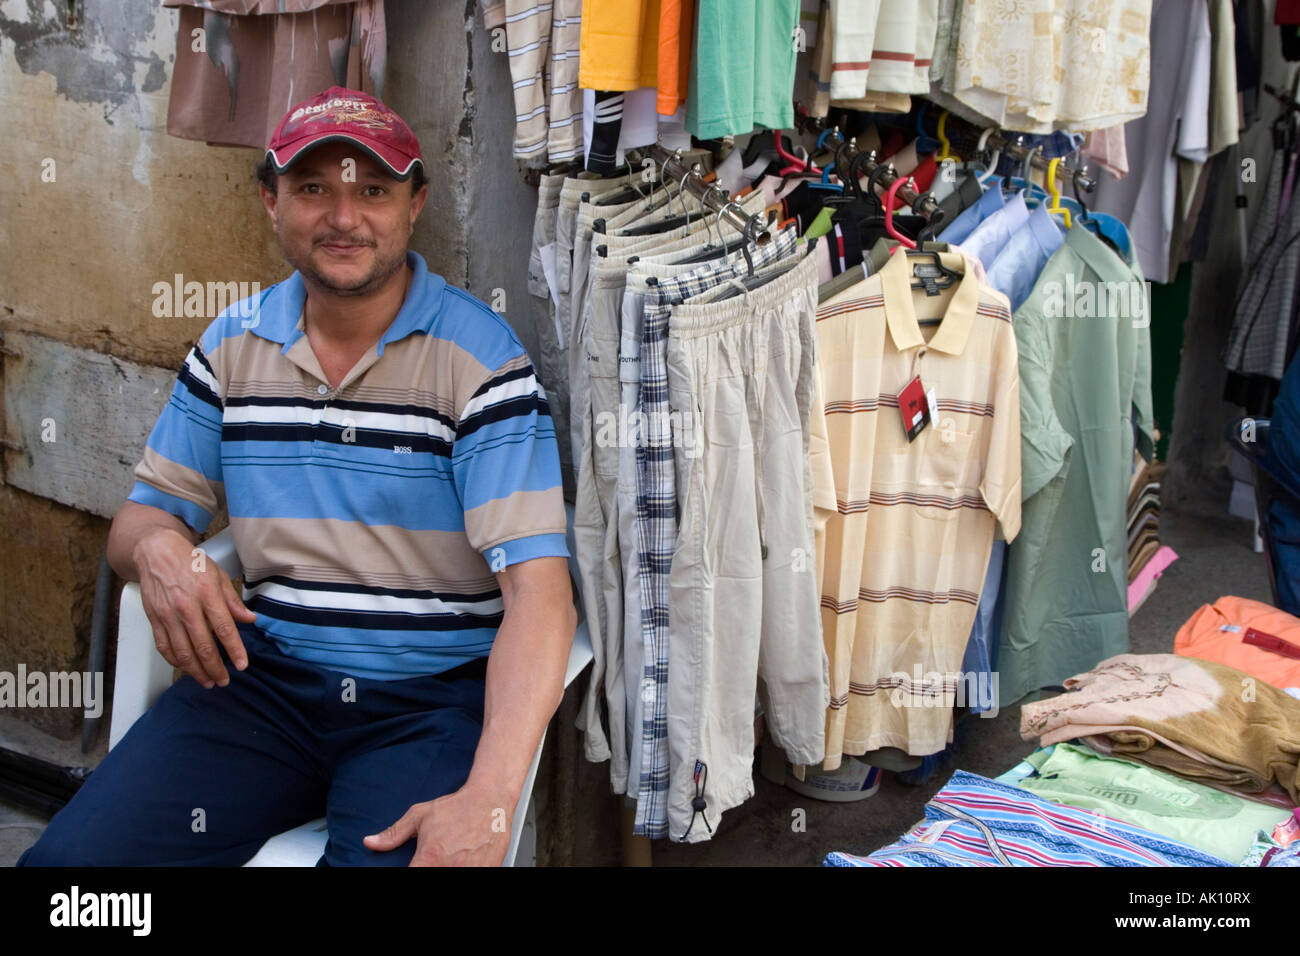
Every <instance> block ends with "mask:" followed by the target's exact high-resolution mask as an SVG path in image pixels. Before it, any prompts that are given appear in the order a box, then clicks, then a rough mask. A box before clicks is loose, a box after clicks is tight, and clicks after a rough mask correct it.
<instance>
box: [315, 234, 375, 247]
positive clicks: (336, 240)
mask: <svg viewBox="0 0 1300 956" xmlns="http://www.w3.org/2000/svg"><path fill="white" fill-rule="evenodd" d="M331 244H333V245H344V246H373V245H374V244H375V241H374V240H373V239H361V238H359V237H356V236H323V237H318V238H316V239H313V240H312V245H314V246H325V245H331Z"/></svg>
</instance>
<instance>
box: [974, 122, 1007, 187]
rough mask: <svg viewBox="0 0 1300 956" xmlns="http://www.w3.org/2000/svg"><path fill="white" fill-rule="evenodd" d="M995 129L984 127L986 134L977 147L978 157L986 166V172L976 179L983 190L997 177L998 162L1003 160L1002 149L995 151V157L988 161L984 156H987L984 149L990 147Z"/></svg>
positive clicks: (983, 133) (981, 134)
mask: <svg viewBox="0 0 1300 956" xmlns="http://www.w3.org/2000/svg"><path fill="white" fill-rule="evenodd" d="M993 129H994V128H993V127H992V126H986V127H984V132H982V133H980V141H979V144H978V145H977V146H976V147H975V153H976V155H978V156H979V157H980V159H981V161H983V162H984V165H985V169H984V172H983V173H979V174H978V175H977V177H976V178H977V180H978V181H979V184H980V188H981V189H983V188H984V187H985V186H987V185H988V184H989V180H991V179H992V178H993V177H994V175H996V173H997V169H998V161H999V160H1001V159H1002V150H1001V148H998V149H995V150H994V151H993V155H992V156H991V157H990V158H989V159H987V160H985V159H984V155H985V154H984V147H985V146H987V145H988V141H989V137H990V136H991V135H993Z"/></svg>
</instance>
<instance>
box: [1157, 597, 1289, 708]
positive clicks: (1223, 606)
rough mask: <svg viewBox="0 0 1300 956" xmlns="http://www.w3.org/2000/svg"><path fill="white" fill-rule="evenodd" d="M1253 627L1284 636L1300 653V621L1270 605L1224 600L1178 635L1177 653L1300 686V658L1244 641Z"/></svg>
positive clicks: (1204, 609)
mask: <svg viewBox="0 0 1300 956" xmlns="http://www.w3.org/2000/svg"><path fill="white" fill-rule="evenodd" d="M1248 628H1254V629H1255V630H1256V631H1260V632H1262V633H1263V634H1266V635H1271V636H1272V637H1276V638H1280V639H1281V640H1283V641H1285V642H1287V643H1288V644H1290V645H1292V646H1293V647H1294V648H1296V652H1300V618H1297V617H1295V616H1294V615H1291V614H1288V613H1287V612H1286V611H1279V610H1278V609H1277V608H1275V607H1272V606H1270V605H1268V604H1261V603H1260V602H1259V601H1251V600H1249V599H1247V598H1240V597H1221V598H1219V599H1218V600H1217V601H1215V602H1214V603H1213V604H1204V605H1202V606H1201V607H1200V609H1199V610H1197V612H1196V613H1195V614H1193V615H1192V616H1191V617H1190V618H1188V620H1187V623H1186V624H1184V625H1183V626H1182V627H1181V628H1180V629H1179V631H1178V634H1177V636H1175V637H1174V653H1175V654H1181V655H1182V656H1183V657H1199V658H1200V659H1201V660H1205V661H1214V662H1215V663H1218V664H1227V665H1228V666H1229V667H1235V668H1236V669H1237V670H1239V671H1244V672H1245V673H1247V674H1250V675H1251V676H1252V677H1258V678H1259V679H1260V680H1266V681H1268V682H1269V683H1270V684H1272V685H1274V686H1275V687H1300V659H1298V658H1295V657H1288V656H1286V655H1285V654H1280V653H1278V652H1277V651H1276V650H1269V649H1268V648H1267V647H1261V646H1257V645H1254V644H1247V643H1246V642H1245V641H1243V640H1242V638H1244V637H1245V636H1246V631H1247V629H1248Z"/></svg>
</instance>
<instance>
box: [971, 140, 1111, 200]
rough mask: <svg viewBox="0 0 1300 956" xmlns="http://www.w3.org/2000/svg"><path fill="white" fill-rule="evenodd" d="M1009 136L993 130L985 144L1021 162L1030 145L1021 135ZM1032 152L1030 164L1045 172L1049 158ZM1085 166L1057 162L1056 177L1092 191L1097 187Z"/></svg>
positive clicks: (1038, 152)
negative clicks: (1013, 137) (1086, 171)
mask: <svg viewBox="0 0 1300 956" xmlns="http://www.w3.org/2000/svg"><path fill="white" fill-rule="evenodd" d="M1011 136H1012V134H1011V133H1007V132H1004V131H1002V130H994V131H993V132H992V133H990V134H989V137H988V140H987V143H986V145H987V146H991V147H992V148H993V149H997V150H1001V151H1002V155H1003V156H1010V157H1011V158H1012V159H1014V160H1019V161H1020V162H1022V163H1023V162H1024V161H1025V157H1026V156H1028V155H1029V153H1030V152H1031V147H1030V146H1028V145H1026V144H1025V142H1024V139H1023V137H1022V136H1017V137H1016V138H1015V139H1012V138H1011ZM1032 152H1033V154H1034V156H1033V159H1031V160H1030V165H1031V166H1033V167H1034V169H1038V170H1041V171H1042V172H1043V173H1044V174H1046V173H1047V169H1048V166H1049V165H1050V164H1051V160H1050V159H1046V158H1044V156H1043V154H1042V151H1041V150H1037V149H1032ZM1085 168H1086V167H1079V168H1077V169H1076V168H1074V167H1070V166H1066V165H1065V163H1064V162H1061V163H1058V164H1057V166H1056V178H1057V179H1059V180H1060V181H1061V182H1063V183H1071V182H1072V183H1073V184H1074V185H1075V186H1077V187H1078V188H1080V189H1084V190H1086V191H1088V192H1092V191H1093V190H1094V189H1095V188H1096V187H1097V180H1096V179H1094V178H1093V177H1091V176H1089V175H1088V174H1087V173H1085V172H1084V169H1085Z"/></svg>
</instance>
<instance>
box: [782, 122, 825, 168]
mask: <svg viewBox="0 0 1300 956" xmlns="http://www.w3.org/2000/svg"><path fill="white" fill-rule="evenodd" d="M784 139H785V134H784V133H782V132H781V131H780V130H776V131H775V135H774V136H773V137H772V141H773V143H774V144H775V145H776V155H778V156H780V157H781V158H782V159H784V160H785V161H786V162H787V163H789V164H790V165H788V166H786V167H785V168H784V169H782V170H781V172H780V175H782V176H789V175H790V174H791V173H817V174H819V175H820V174H821V170H820V169H818V168H817V167H816V166H814V165H813V164H812V162H811V161H810V160H808V159H800V158H799V157H798V156H796V155H794V153H790V152H786V149H785V147H784V146H783V145H782V142H783V141H784Z"/></svg>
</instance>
